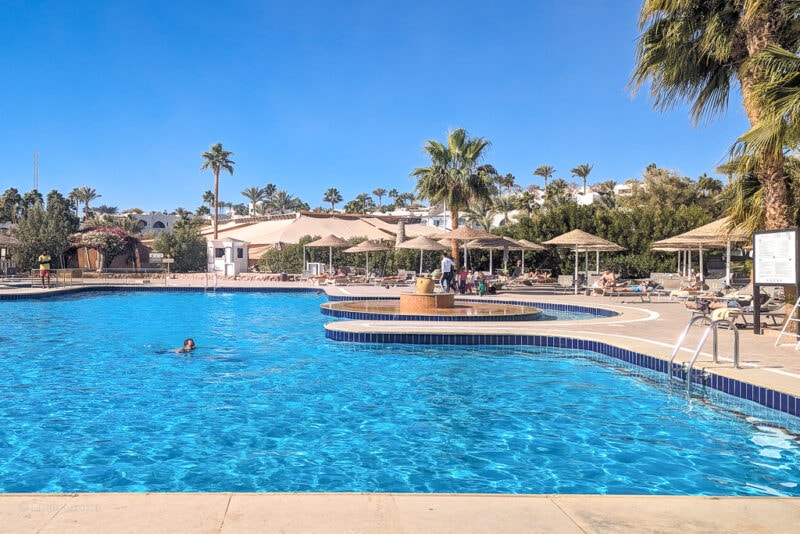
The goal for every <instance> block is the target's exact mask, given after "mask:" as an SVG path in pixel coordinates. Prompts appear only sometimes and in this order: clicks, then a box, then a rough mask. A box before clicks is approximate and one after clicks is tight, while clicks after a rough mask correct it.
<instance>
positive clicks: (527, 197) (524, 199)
mask: <svg viewBox="0 0 800 534" xmlns="http://www.w3.org/2000/svg"><path fill="white" fill-rule="evenodd" d="M536 206H537V204H536V195H535V194H534V192H533V191H531V190H528V191H524V192H523V193H522V194H521V195H520V196H518V197H517V201H516V208H517V209H522V210H525V213H526V214H527V215H528V217H530V216H531V214H532V213H533V210H534V209H536Z"/></svg>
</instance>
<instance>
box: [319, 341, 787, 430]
mask: <svg viewBox="0 0 800 534" xmlns="http://www.w3.org/2000/svg"><path fill="white" fill-rule="evenodd" d="M325 337H327V338H328V339H331V340H333V341H346V342H350V343H409V344H419V345H505V346H536V347H558V348H566V349H578V350H585V351H591V352H595V353H599V354H601V355H604V356H608V357H611V358H614V359H617V360H620V361H623V362H626V363H629V364H631V365H635V366H637V367H643V368H646V369H650V370H652V371H656V372H658V373H664V374H666V373H667V369H668V366H669V362H668V361H666V360H662V359H661V358H656V357H653V356H649V355H647V354H640V353H637V352H633V351H631V350H628V349H622V348H619V347H615V346H613V345H609V344H607V343H603V342H600V341H590V340H586V339H575V338H568V337H558V336H541V335H502V334H399V333H381V332H377V333H375V332H372V333H359V332H342V331H338V330H330V329H327V328H326V329H325ZM673 376H675V377H677V378H680V379H681V380H684V381H685V380H686V374H685V371H684V370H683V367H682V366H680V365H678V364H673ZM692 382H693V383H697V384H702V385H703V386H704V387H705V388H710V389H713V390H715V391H719V392H722V393H727V394H728V395H731V396H733V397H737V398H739V399H744V400H748V401H752V402H754V403H756V404H759V405H761V406H763V407H765V408H770V409H772V410H776V411H778V412H782V413H785V414H788V415H791V416H794V417H800V397H797V396H795V395H790V394H787V393H784V392H780V391H775V390H772V389H769V388H765V387H761V386H755V385H753V384H748V383H746V382H742V381H740V380H735V379H733V378H727V377H724V376H719V375H715V374H713V373H709V372H708V370H707V369H706V370H703V369H697V368H695V369H692Z"/></svg>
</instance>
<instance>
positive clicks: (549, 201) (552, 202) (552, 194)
mask: <svg viewBox="0 0 800 534" xmlns="http://www.w3.org/2000/svg"><path fill="white" fill-rule="evenodd" d="M544 202H545V205H546V206H560V205H562V204H567V203H569V202H573V200H572V197H571V196H570V192H569V184H567V182H566V180H564V179H563V178H556V179H555V180H553V181H552V182H551V183H550V185H549V186H548V187H547V197H546V199H545V201H544Z"/></svg>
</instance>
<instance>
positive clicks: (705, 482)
mask: <svg viewBox="0 0 800 534" xmlns="http://www.w3.org/2000/svg"><path fill="white" fill-rule="evenodd" d="M323 301H324V296H316V295H313V294H302V295H289V294H283V293H230V294H224V293H217V294H203V293H189V292H183V293H157V292H153V293H102V294H94V295H80V296H68V297H59V298H48V299H36V300H20V301H10V302H0V309H1V310H2V313H3V317H4V319H3V324H4V328H3V330H2V332H1V333H0V351H2V364H3V373H2V375H0V491H2V492H121V491H134V492H144V491H159V492H160V491H178V492H181V491H203V492H205V491H317V492H322V491H381V492H388V491H391V492H466V493H471V492H486V493H539V494H541V493H603V494H660V495H791V496H800V488H798V485H797V484H798V481H800V470H799V469H800V446H798V440H797V437H796V436H794V435H791V434H789V433H787V432H785V431H783V430H781V429H778V428H774V427H770V426H767V425H764V424H762V423H760V422H759V421H757V420H755V419H752V418H748V417H744V416H740V415H734V414H731V413H728V412H725V411H723V410H722V409H720V408H717V407H715V406H712V405H709V404H706V403H703V402H701V401H698V400H694V401H690V400H688V399H687V398H686V397H685V396H684V395H682V394H678V393H676V392H671V391H670V390H669V388H667V387H666V386H664V385H663V384H657V385H656V386H655V387H654V385H653V384H651V383H650V381H649V379H647V378H643V377H641V376H639V375H638V374H635V373H630V372H628V371H627V370H626V369H625V368H624V367H622V366H616V367H611V366H605V365H601V364H599V363H597V362H596V361H594V360H593V359H592V357H591V356H592V355H591V354H588V353H576V352H575V351H569V350H564V349H553V348H549V349H547V348H545V349H537V348H533V347H519V348H514V347H497V346H493V347H472V346H470V347H459V346H446V347H438V346H419V345H399V344H398V345H383V346H365V345H359V344H349V343H338V342H334V341H329V340H326V339H325V335H324V332H323V327H322V325H323V323H324V322H326V321H328V320H330V319H329V318H326V317H324V316H323V315H321V314H320V312H319V304H320V303H321V302H323ZM189 336H191V337H193V338H194V339H195V340H196V341H197V345H198V347H199V348H198V349H196V350H195V351H194V352H193V353H192V354H191V357H185V356H180V355H176V354H175V353H174V352H173V351H172V350H171V349H173V348H175V347H178V346H180V345H181V343H182V341H183V339H184V338H185V337H189Z"/></svg>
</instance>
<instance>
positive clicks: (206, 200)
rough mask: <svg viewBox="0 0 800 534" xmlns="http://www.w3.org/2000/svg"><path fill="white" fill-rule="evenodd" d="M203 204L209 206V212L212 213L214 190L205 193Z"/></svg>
mask: <svg viewBox="0 0 800 534" xmlns="http://www.w3.org/2000/svg"><path fill="white" fill-rule="evenodd" d="M203 204H205V205H206V206H208V212H209V213H211V211H212V210H213V209H214V192H213V191H210V190H209V191H206V192H205V193H203Z"/></svg>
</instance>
